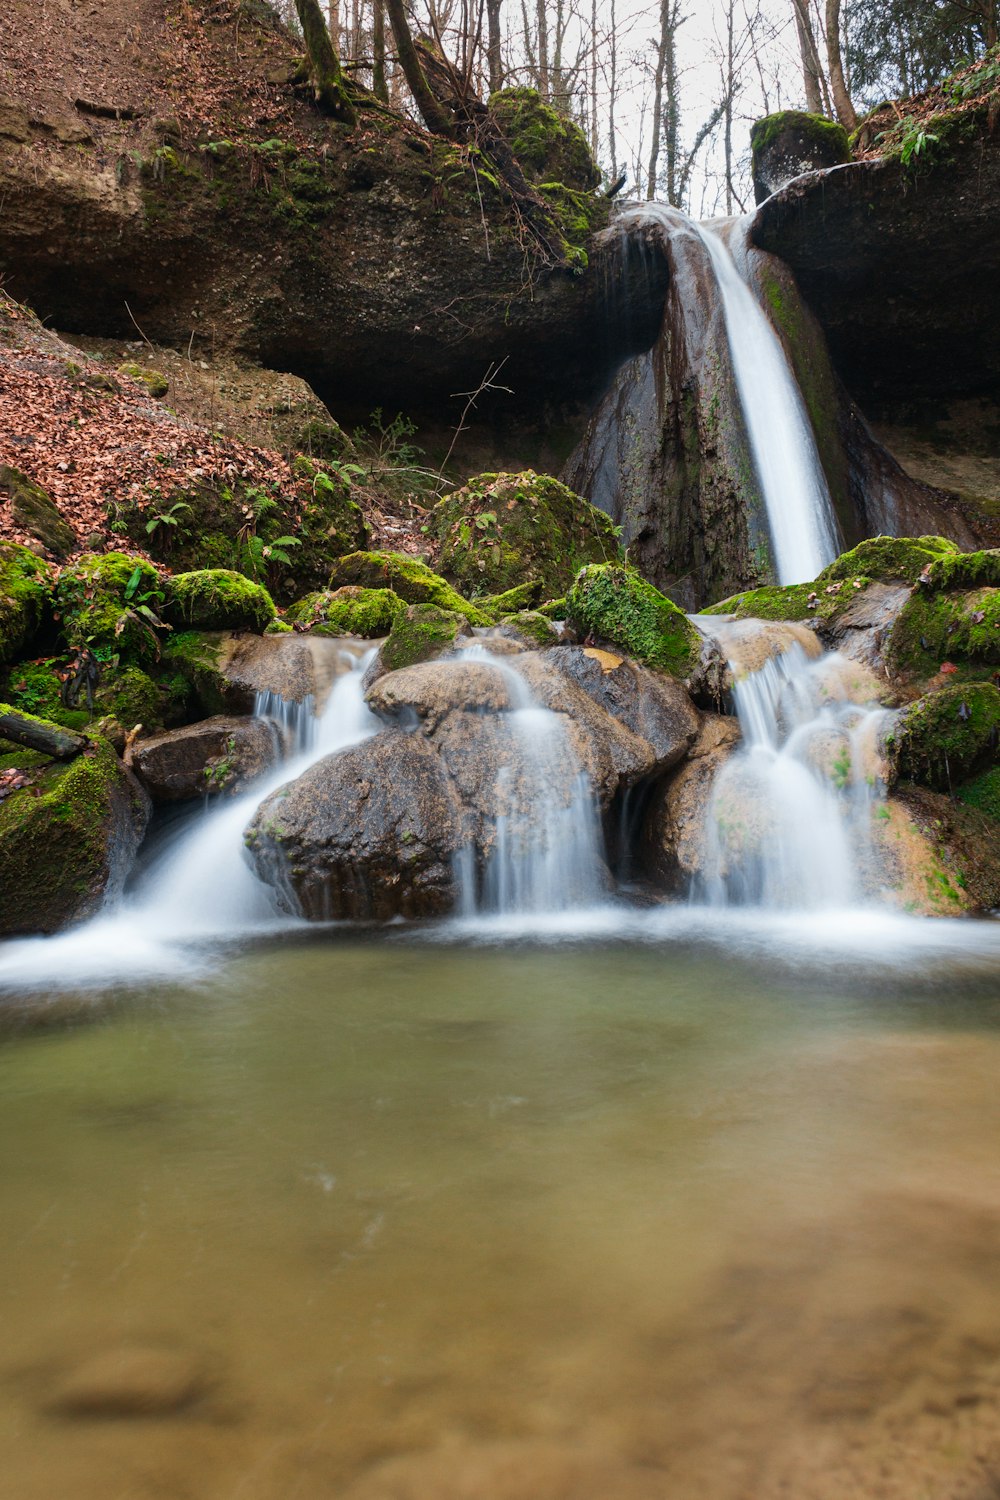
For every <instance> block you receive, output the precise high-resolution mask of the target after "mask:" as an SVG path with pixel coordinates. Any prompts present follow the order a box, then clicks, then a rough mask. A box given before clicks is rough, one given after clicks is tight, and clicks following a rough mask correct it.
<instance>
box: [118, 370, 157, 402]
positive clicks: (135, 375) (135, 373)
mask: <svg viewBox="0 0 1000 1500" xmlns="http://www.w3.org/2000/svg"><path fill="white" fill-rule="evenodd" d="M118 373H119V374H120V375H128V376H129V378H130V379H132V380H137V381H138V382H139V384H140V385H144V386H145V387H146V389H147V391H148V392H149V394H150V395H151V396H154V397H155V398H156V400H160V398H161V397H162V396H165V395H166V394H167V392H168V391H169V389H170V381H169V380H168V379H167V377H166V376H165V375H162V374H161V373H160V371H159V370H144V369H143V367H142V365H119V366H118Z"/></svg>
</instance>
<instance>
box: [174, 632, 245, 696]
mask: <svg viewBox="0 0 1000 1500" xmlns="http://www.w3.org/2000/svg"><path fill="white" fill-rule="evenodd" d="M226 641H227V637H226V635H225V634H224V633H223V632H222V631H205V630H178V631H175V633H174V634H173V635H171V636H168V637H167V640H166V642H165V644H164V647H163V656H162V658H161V661H160V667H159V671H160V673H161V676H162V678H163V680H164V681H165V682H166V683H170V682H174V683H177V682H178V681H180V682H185V683H187V685H188V687H189V689H190V692H191V693H192V694H193V695H194V697H195V698H196V699H197V701H198V703H200V705H201V707H202V709H203V710H204V712H205V714H206V715H212V714H224V713H229V712H230V707H229V699H228V695H227V692H226V688H227V681H226V678H225V677H224V676H223V673H222V670H221V665H222V662H223V659H224V657H225V654H226ZM175 691H177V689H176V688H175Z"/></svg>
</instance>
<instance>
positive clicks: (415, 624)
mask: <svg viewBox="0 0 1000 1500" xmlns="http://www.w3.org/2000/svg"><path fill="white" fill-rule="evenodd" d="M468 624H469V622H468V620H467V618H466V617H465V615H462V614H459V613H457V611H455V610H450V609H439V608H438V607H437V605H435V604H411V605H410V606H409V607H408V608H407V609H406V611H405V612H404V613H403V614H401V615H397V616H396V619H395V620H394V621H393V622H392V629H391V631H390V632H389V638H388V640H387V641H386V642H385V644H384V645H383V647H382V649H381V651H380V652H379V663H380V666H381V668H382V670H383V671H385V672H397V671H399V670H400V669H401V668H403V667H413V666H416V664H417V663H418V662H421V661H430V660H431V659H432V658H433V657H435V656H440V655H441V653H442V652H443V651H448V650H450V649H451V647H452V646H454V644H455V642H456V640H457V639H458V637H459V636H460V635H462V634H463V632H465V631H466V630H467V629H468Z"/></svg>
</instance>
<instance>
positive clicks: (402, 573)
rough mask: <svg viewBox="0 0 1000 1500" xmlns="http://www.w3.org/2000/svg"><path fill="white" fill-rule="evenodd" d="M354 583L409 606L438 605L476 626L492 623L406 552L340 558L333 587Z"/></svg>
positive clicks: (369, 553) (354, 555)
mask: <svg viewBox="0 0 1000 1500" xmlns="http://www.w3.org/2000/svg"><path fill="white" fill-rule="evenodd" d="M346 584H353V585H354V586H355V587H357V588H362V589H391V590H392V591H393V593H396V594H398V595H399V597H400V598H401V599H402V600H403V601H404V602H405V603H406V604H434V605H436V606H437V607H438V609H444V610H451V611H453V612H454V613H455V614H460V615H465V617H466V619H467V620H468V621H469V622H470V624H472V625H489V624H490V623H491V622H490V620H489V619H488V618H487V617H486V615H485V614H484V613H483V612H482V610H480V609H479V608H478V607H477V606H476V605H474V604H470V603H469V601H468V599H463V598H462V595H461V594H459V593H456V591H455V590H454V589H453V588H452V586H451V584H450V583H448V582H446V580H445V579H444V578H442V577H441V575H440V574H439V573H435V572H434V571H433V569H431V568H429V567H428V566H427V564H426V563H423V562H420V561H419V559H418V558H416V557H408V556H406V554H405V553H403V552H351V553H349V554H348V555H347V556H346V557H338V558H337V560H336V562H335V563H334V564H333V567H332V568H331V569H330V581H329V587H330V589H331V590H336V589H341V588H343V587H344V586H345V585H346Z"/></svg>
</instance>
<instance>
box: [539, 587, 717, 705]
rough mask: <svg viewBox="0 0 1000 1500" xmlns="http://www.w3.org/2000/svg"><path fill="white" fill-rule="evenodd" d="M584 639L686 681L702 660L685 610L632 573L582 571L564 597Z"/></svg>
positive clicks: (697, 638) (699, 637)
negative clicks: (616, 649) (615, 648)
mask: <svg viewBox="0 0 1000 1500" xmlns="http://www.w3.org/2000/svg"><path fill="white" fill-rule="evenodd" d="M566 604H567V609H568V618H569V620H570V623H571V624H572V625H573V626H574V627H575V628H576V629H577V630H578V631H580V633H581V634H583V635H586V636H595V637H597V638H598V639H600V640H604V641H608V642H610V644H612V645H614V646H619V647H620V648H621V649H622V650H623V651H624V652H625V653H626V654H627V655H629V656H634V657H635V658H636V659H637V660H638V661H641V662H645V663H646V665H647V666H650V667H654V668H656V670H657V671H660V672H669V673H670V675H671V676H673V677H686V676H688V675H689V673H690V672H692V671H693V670H694V667H695V666H696V665H697V662H698V660H699V658H700V655H701V636H700V635H699V633H698V631H697V630H696V629H695V627H694V626H693V625H692V624H691V622H690V620H689V619H688V618H687V616H686V615H685V613H684V611H683V610H682V609H678V607H677V605H676V604H674V603H672V602H671V600H669V599H667V598H666V597H665V596H664V595H663V594H661V593H660V591H659V589H656V588H654V587H653V585H652V584H651V583H647V582H646V580H645V579H644V578H640V576H639V574H638V573H634V572H633V571H632V570H631V569H630V568H627V567H624V566H619V565H614V564H599V565H592V566H590V567H587V568H584V569H583V570H582V571H581V573H580V575H579V577H578V578H577V579H576V582H575V583H574V584H573V587H572V588H571V589H570V591H569V593H568V595H567V596H566Z"/></svg>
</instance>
